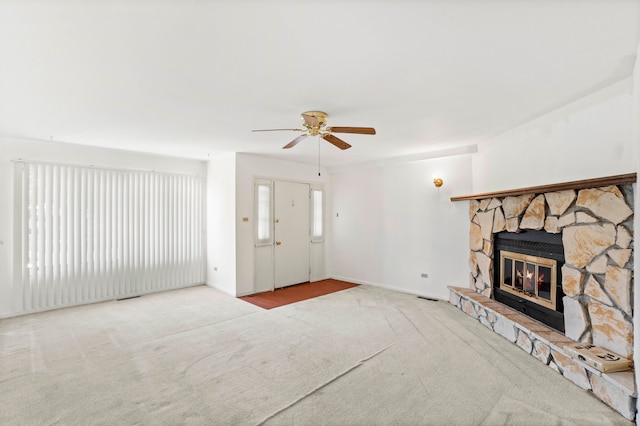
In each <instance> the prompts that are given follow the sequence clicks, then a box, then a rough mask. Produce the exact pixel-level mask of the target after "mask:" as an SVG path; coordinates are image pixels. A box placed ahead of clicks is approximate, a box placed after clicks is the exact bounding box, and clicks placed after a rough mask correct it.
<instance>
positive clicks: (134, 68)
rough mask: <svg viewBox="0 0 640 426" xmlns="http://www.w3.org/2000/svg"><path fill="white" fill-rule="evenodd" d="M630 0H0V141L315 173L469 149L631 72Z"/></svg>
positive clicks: (639, 34) (638, 23)
mask: <svg viewBox="0 0 640 426" xmlns="http://www.w3.org/2000/svg"><path fill="white" fill-rule="evenodd" d="M639 3H640V2H638V1H637V0H600V1H598V0H591V1H589V0H564V1H563V0H555V1H551V0H502V1H501V0H494V1H489V0H485V1H456V0H448V1H418V0H398V1H390V0H389V1H383V0H378V1H365V0H327V1H324V2H319V1H294V0H291V1H266V0H261V1H259V0H255V1H253V0H224V1H204V0H201V1H198V0H183V1H179V0H175V1H162V0H157V1H135V0H130V1H107V0H104V1H89V0H84V1H81V0H77V1H69V0H67V1H58V0H51V1H34V0H15V1H7V0H0V135H3V136H19V137H28V138H36V139H44V140H54V141H60V142H69V143H75V144H86V145H96V146H107V147H113V148H118V149H126V150H133V151H141V152H152V153H159V154H166V155H175V156H181V157H190V158H199V159H206V158H207V157H208V156H209V155H210V156H214V155H218V154H220V153H224V152H248V153H255V154H260V155H268V156H278V157H279V158H282V159H287V160H291V161H300V162H306V163H310V164H315V163H316V162H317V156H318V145H319V144H318V140H317V138H307V139H306V140H305V141H303V142H302V143H300V144H299V145H298V146H296V147H295V148H293V149H290V150H282V149H281V147H282V146H283V145H285V144H286V143H288V142H289V141H290V140H292V139H293V138H295V137H296V136H298V133H294V132H269V133H251V132H250V130H251V129H263V128H293V127H300V113H302V112H303V111H307V110H322V111H326V112H327V113H328V114H329V123H328V124H329V125H335V126H372V127H375V128H376V129H377V131H378V134H377V135H376V136H365V135H348V134H344V135H342V137H343V139H345V140H346V141H347V142H349V143H351V144H352V145H353V148H351V149H349V150H347V151H340V150H338V149H337V148H335V147H333V146H332V145H330V144H328V143H326V142H324V141H322V144H321V156H322V164H323V165H324V166H341V165H346V164H350V163H356V162H362V161H369V160H378V159H383V158H388V157H398V156H407V155H416V154H420V153H425V152H430V151H434V150H443V149H451V148H453V147H459V146H465V145H471V144H477V143H481V142H482V141H483V140H484V139H486V138H488V137H491V136H493V135H496V134H499V133H501V132H503V131H505V130H507V129H510V128H513V127H515V126H517V125H519V124H521V123H523V122H525V121H528V120H530V119H532V118H534V117H536V116H539V115H541V114H544V113H545V112H548V111H551V110H553V109H555V108H557V107H558V106H561V105H563V104H566V103H568V102H570V101H572V100H575V99H578V98H580V97H582V96H584V95H586V94H588V93H590V92H593V91H595V90H597V89H600V88H603V87H605V86H607V85H610V84H612V83H614V82H616V81H619V80H621V79H623V78H625V77H628V76H630V75H631V73H632V68H633V63H634V59H635V54H636V51H637V48H638V42H639V40H640V6H639Z"/></svg>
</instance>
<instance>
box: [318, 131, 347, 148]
mask: <svg viewBox="0 0 640 426" xmlns="http://www.w3.org/2000/svg"><path fill="white" fill-rule="evenodd" d="M322 139H324V140H325V141H327V142H329V143H332V144H333V145H335V146H337V147H338V148H340V149H349V148H351V145H349V144H348V143H346V142H345V141H343V140H342V139H340V138H338V137H335V136H333V135H332V134H330V133H325V134H323V135H322Z"/></svg>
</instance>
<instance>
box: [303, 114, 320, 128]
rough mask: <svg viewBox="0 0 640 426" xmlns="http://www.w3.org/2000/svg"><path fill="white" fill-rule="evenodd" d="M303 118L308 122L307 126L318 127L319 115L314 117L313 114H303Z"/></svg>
mask: <svg viewBox="0 0 640 426" xmlns="http://www.w3.org/2000/svg"><path fill="white" fill-rule="evenodd" d="M302 119H303V120H304V122H305V123H306V124H307V126H311V127H318V117H314V116H313V115H307V114H302Z"/></svg>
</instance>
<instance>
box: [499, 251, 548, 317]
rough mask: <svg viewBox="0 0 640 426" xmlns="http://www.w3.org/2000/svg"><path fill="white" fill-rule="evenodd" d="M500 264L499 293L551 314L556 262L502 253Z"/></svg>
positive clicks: (506, 252)
mask: <svg viewBox="0 0 640 426" xmlns="http://www.w3.org/2000/svg"><path fill="white" fill-rule="evenodd" d="M500 264H501V266H500V289H502V290H504V291H507V292H509V293H512V294H515V295H516V296H520V297H522V298H525V299H527V300H530V301H532V302H533V303H538V304H540V305H542V306H546V307H547V308H549V309H553V310H555V307H556V272H557V268H558V265H557V261H556V260H553V259H547V258H544V257H537V256H529V255H526V254H522V253H514V252H510V251H502V252H501V253H500Z"/></svg>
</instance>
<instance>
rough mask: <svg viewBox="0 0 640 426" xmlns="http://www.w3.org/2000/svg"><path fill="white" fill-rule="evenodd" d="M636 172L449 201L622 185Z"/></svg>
mask: <svg viewBox="0 0 640 426" xmlns="http://www.w3.org/2000/svg"><path fill="white" fill-rule="evenodd" d="M636 181H637V173H627V174H624V175H615V176H607V177H601V178H595V179H585V180H574V181H571V182H564V183H554V184H551V185H540V186H530V187H527V188H518V189H508V190H505V191H496V192H484V193H482V194H471V195H460V196H457V197H451V201H465V200H482V199H485V198H498V197H517V196H518V195H525V194H541V193H544V192H556V191H565V190H568V189H586V188H598V187H601V186H609V185H622V184H625V183H635V182H636Z"/></svg>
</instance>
